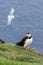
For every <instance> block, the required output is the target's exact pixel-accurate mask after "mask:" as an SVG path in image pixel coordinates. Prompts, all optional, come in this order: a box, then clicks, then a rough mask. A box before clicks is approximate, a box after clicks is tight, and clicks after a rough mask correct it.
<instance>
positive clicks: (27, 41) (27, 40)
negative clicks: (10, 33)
mask: <svg viewBox="0 0 43 65" xmlns="http://www.w3.org/2000/svg"><path fill="white" fill-rule="evenodd" d="M32 41H33V38H31V39H26V40H25V44H24V48H25V47H27V46H29V45H30V44H31V43H32Z"/></svg>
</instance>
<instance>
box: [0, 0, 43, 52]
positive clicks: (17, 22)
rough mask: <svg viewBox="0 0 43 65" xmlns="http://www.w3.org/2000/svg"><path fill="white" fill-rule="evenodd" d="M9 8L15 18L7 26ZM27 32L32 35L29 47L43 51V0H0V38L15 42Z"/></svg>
mask: <svg viewBox="0 0 43 65" xmlns="http://www.w3.org/2000/svg"><path fill="white" fill-rule="evenodd" d="M11 8H14V9H15V13H14V16H15V18H14V19H13V20H12V22H11V24H10V25H9V26H8V25H7V16H8V14H9V12H10V10H11ZM27 32H30V33H31V34H32V36H33V43H32V44H31V47H33V48H36V49H37V50H38V51H40V52H41V53H43V0H0V39H3V40H5V41H6V42H11V43H16V42H18V41H20V40H21V39H22V38H23V37H24V36H25V35H26V33H27Z"/></svg>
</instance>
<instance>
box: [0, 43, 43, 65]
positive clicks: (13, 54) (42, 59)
mask: <svg viewBox="0 0 43 65" xmlns="http://www.w3.org/2000/svg"><path fill="white" fill-rule="evenodd" d="M36 64H37V65H43V55H42V54H40V53H38V52H37V51H36V50H34V49H33V50H29V51H26V50H25V49H24V48H23V47H19V46H16V45H15V44H8V43H6V44H0V65H36Z"/></svg>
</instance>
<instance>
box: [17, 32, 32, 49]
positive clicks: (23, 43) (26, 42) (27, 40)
mask: <svg viewBox="0 0 43 65" xmlns="http://www.w3.org/2000/svg"><path fill="white" fill-rule="evenodd" d="M32 41H33V37H32V35H31V34H30V33H27V34H26V36H25V37H24V38H23V39H22V40H21V41H20V42H17V43H16V45H18V46H22V47H24V48H25V47H29V45H30V44H31V43H32Z"/></svg>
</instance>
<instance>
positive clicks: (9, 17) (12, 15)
mask: <svg viewBox="0 0 43 65" xmlns="http://www.w3.org/2000/svg"><path fill="white" fill-rule="evenodd" d="M14 11H15V10H14V8H11V11H10V13H9V15H8V21H7V25H10V24H11V22H12V19H14V18H15V16H14Z"/></svg>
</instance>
